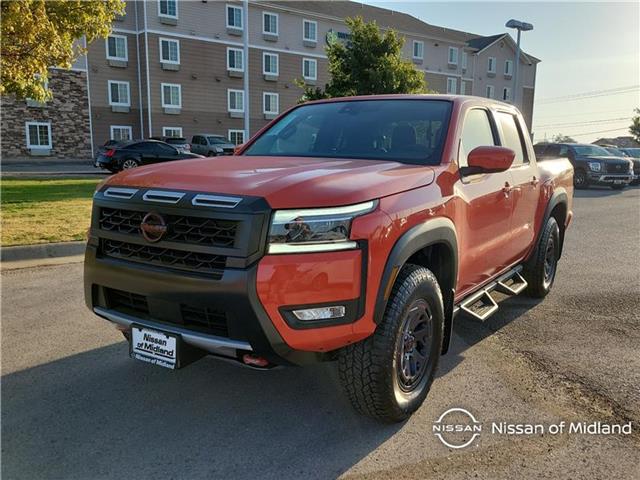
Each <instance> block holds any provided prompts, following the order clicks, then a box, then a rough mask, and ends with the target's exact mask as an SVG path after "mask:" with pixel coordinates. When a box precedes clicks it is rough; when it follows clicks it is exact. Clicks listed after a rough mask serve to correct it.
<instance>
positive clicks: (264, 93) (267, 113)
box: [262, 92, 280, 115]
mask: <svg viewBox="0 0 640 480" xmlns="http://www.w3.org/2000/svg"><path fill="white" fill-rule="evenodd" d="M267 96H271V97H276V110H275V111H270V112H269V111H267V109H266V108H265V106H266V105H265V103H266V102H265V100H266V99H267ZM262 113H264V114H265V115H278V114H279V113H280V95H279V94H277V93H275V92H262Z"/></svg>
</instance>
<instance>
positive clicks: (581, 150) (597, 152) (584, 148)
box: [573, 145, 613, 157]
mask: <svg viewBox="0 0 640 480" xmlns="http://www.w3.org/2000/svg"><path fill="white" fill-rule="evenodd" d="M573 148H574V150H575V151H576V153H577V154H578V155H581V156H583V157H612V156H613V155H611V154H610V153H609V152H607V151H606V150H605V149H604V148H602V147H599V146H598V145H574V147H573Z"/></svg>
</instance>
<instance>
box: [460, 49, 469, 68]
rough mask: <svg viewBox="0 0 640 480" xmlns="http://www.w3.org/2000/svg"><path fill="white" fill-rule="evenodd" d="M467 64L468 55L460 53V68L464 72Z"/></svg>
mask: <svg viewBox="0 0 640 480" xmlns="http://www.w3.org/2000/svg"><path fill="white" fill-rule="evenodd" d="M468 64H469V54H468V53H467V52H465V51H464V50H463V51H462V59H461V61H460V66H461V67H462V68H463V69H464V70H466V69H467V66H468Z"/></svg>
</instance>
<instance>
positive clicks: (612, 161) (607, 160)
mask: <svg viewBox="0 0 640 480" xmlns="http://www.w3.org/2000/svg"><path fill="white" fill-rule="evenodd" d="M578 158H579V159H581V160H586V161H598V162H604V163H607V164H613V165H615V164H617V163H620V164H624V165H629V160H630V159H628V158H625V157H599V156H596V155H594V156H588V155H579V156H578Z"/></svg>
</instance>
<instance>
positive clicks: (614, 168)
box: [607, 163, 629, 174]
mask: <svg viewBox="0 0 640 480" xmlns="http://www.w3.org/2000/svg"><path fill="white" fill-rule="evenodd" d="M607 173H620V174H625V173H629V165H627V164H624V163H607Z"/></svg>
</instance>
